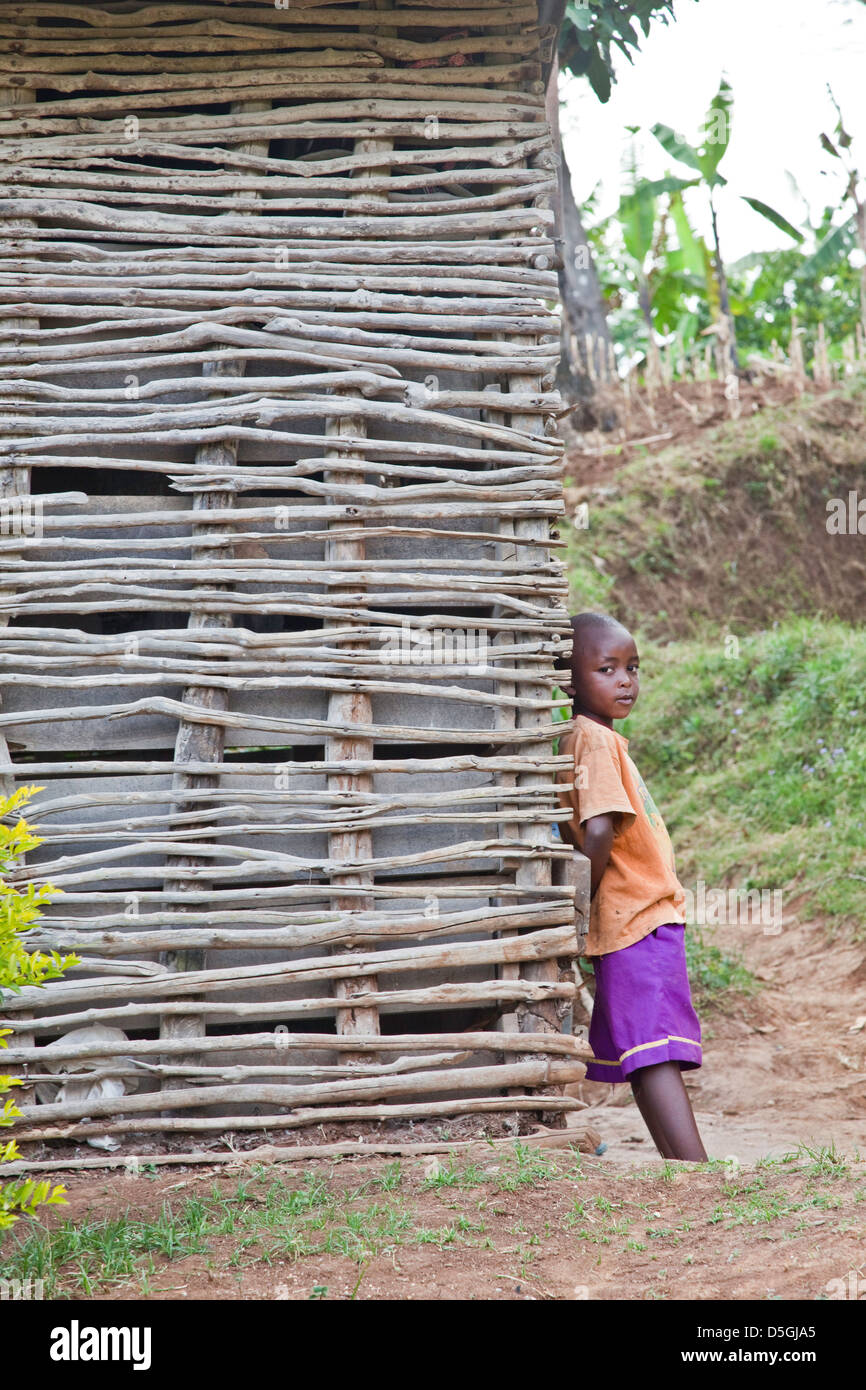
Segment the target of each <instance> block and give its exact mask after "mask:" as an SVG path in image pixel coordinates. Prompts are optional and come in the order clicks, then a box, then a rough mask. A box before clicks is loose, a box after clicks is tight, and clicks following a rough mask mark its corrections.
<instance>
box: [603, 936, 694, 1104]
mask: <svg viewBox="0 0 866 1390" xmlns="http://www.w3.org/2000/svg"><path fill="white" fill-rule="evenodd" d="M592 963H593V967H594V969H595V1003H594V1004H593V1009H592V1019H591V1021H590V1025H589V1045H590V1047H591V1048H592V1051H593V1057H594V1060H593V1061H592V1062H589V1063H588V1064H587V1068H586V1077H587V1080H588V1081H626V1080H627V1079H628V1077H629V1075H630V1073H631V1072H633V1071H637V1069H638V1067H650V1066H653V1065H654V1064H655V1063H656V1062H679V1064H680V1068H681V1069H682V1070H683V1071H690V1070H691V1069H692V1068H694V1067H699V1066H700V1065H701V1061H702V1053H701V1025H700V1023H699V1022H698V1016H697V1014H696V1013H695V1010H694V1007H693V1005H692V995H691V990H690V989H689V977H688V974H687V972H686V947H685V927H684V926H683V925H682V923H681V922H669V923H666V924H665V925H664V926H661V927H656V928H655V930H654V931H651V932H650V933H649V935H648V936H645V937H643V938H642V939H641V940H640V941H636V942H635V943H634V945H633V946H626V947H624V948H623V950H621V951H611V953H610V954H609V955H606V956H595V957H594V958H593V962H592Z"/></svg>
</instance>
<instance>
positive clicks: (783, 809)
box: [622, 618, 866, 994]
mask: <svg viewBox="0 0 866 1390" xmlns="http://www.w3.org/2000/svg"><path fill="white" fill-rule="evenodd" d="M641 645H642V649H643V650H642V659H643V660H644V662H645V665H644V672H645V683H644V686H643V689H642V692H641V701H640V706H639V709H638V712H637V713H636V715H635V716H634V717H633V718H632V719H628V720H626V721H625V723H624V724H623V725H622V731H623V733H624V734H625V735H626V737H628V738H632V739H633V743H632V749H631V751H632V752H633V754H634V756H635V759H636V761H637V763H638V766H639V767H640V768H641V771H642V772H643V774H644V776H645V777H646V779H647V781H648V783H649V785H650V787H651V788H652V791H653V795H654V796H655V799H656V800H657V802H658V803H659V805H660V807H661V808H662V813H663V815H664V817H665V820H666V823H667V825H668V828H669V830H670V832H671V837H672V839H673V841H674V845H675V847H676V851H677V869H678V873H679V877H680V879H681V880H682V882H683V883H684V884H685V886H686V887H691V888H692V889H693V890H695V889H696V885H697V882H698V880H701V879H702V880H703V881H704V883H705V884H706V885H708V886H712V887H719V888H731V887H733V888H735V889H736V890H738V891H742V892H743V893H745V892H748V891H750V890H756V889H757V890H766V891H773V890H779V891H781V893H782V908H783V913H784V914H785V915H788V913H789V912H790V906H789V905H790V904H791V902H792V901H793V900H794V899H797V900H798V905H799V915H800V916H803V915H805V914H810V913H811V914H816V915H818V914H820V915H822V916H823V917H824V918H825V919H826V920H827V921H828V922H829V923H830V924H831V925H832V926H833V927H835V928H836V929H839V928H841V927H851V928H853V930H854V931H855V932H856V933H857V934H858V935H859V937H860V939H863V937H864V935H866V925H864V923H866V809H864V808H866V728H864V717H863V716H864V712H866V631H864V630H860V629H855V628H850V627H849V626H848V625H847V624H845V623H843V622H840V621H836V620H832V621H823V622H822V621H819V620H817V619H803V618H801V619H793V620H791V621H789V622H787V623H780V624H778V625H777V626H775V627H773V628H770V629H767V630H765V631H762V632H758V633H755V634H753V635H751V636H748V637H743V638H742V639H740V640H739V641H738V644H737V646H736V647H734V648H728V649H727V650H726V648H725V645H724V644H723V643H722V642H719V643H712V644H711V643H707V642H690V643H686V642H683V643H674V644H671V645H670V646H667V647H665V648H661V647H658V646H653V645H652V644H649V645H648V646H647V644H644V643H642V644H641ZM644 650H645V655H644ZM708 921H711V918H710V917H708ZM764 925H765V923H764V921H763V919H762V918H761V917H760V916H759V914H757V913H756V914H755V915H754V917H753V918H752V919H751V920H750V921H748V922H747V923H745V924H744V925H743V929H744V931H756V930H758V931H760V930H763V927H764ZM688 935H689V933H687V936H688ZM710 937H711V932H710V931H709V930H708V932H707V934H706V936H705V937H704V939H703V940H702V939H701V934H700V933H692V941H691V943H690V949H691V952H692V968H693V970H694V971H695V973H696V979H697V982H698V984H699V986H700V987H701V988H702V989H704V990H705V991H708V992H709V993H710V994H712V993H716V992H719V991H724V990H726V989H731V988H737V989H744V988H747V981H746V980H745V977H744V976H743V975H742V973H741V969H740V967H738V965H737V963H736V960H735V959H733V960H725V959H722V958H720V956H719V955H718V953H717V952H716V950H715V948H714V946H713V943H712V941H711V939H710Z"/></svg>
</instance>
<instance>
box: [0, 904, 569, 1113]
mask: <svg viewBox="0 0 866 1390" xmlns="http://www.w3.org/2000/svg"><path fill="white" fill-rule="evenodd" d="M340 896H345V893H342V892H341V894H340ZM575 992H576V989H575V986H574V985H573V984H571V983H570V982H568V981H562V982H560V983H552V982H548V981H529V980H486V981H480V982H478V983H472V984H459V985H457V984H452V985H431V986H429V987H427V988H420V989H413V990H406V989H404V990H376V991H369V992H367V993H363V992H362V993H360V994H357V995H353V1007H357V1008H364V1009H367V1008H370V1009H382V1008H390V1007H394V1008H400V1009H431V1008H433V1009H435V1008H455V1009H457V1008H461V1007H463V1006H465V1005H480V1004H494V1005H504V1004H508V1003H511V1004H517V1003H531V1002H533V1001H540V1000H545V999H572V998H574V995H575ZM354 1001H357V1003H355V1002H354ZM6 1004H7V1007H8V1001H6ZM190 1007H191V1005H190V1001H189V1000H183V1001H182V1002H179V1003H164V1002H162V1001H161V1000H149V1001H142V1002H141V1003H140V1004H124V1005H119V1006H113V1007H106V1008H95V1009H81V1010H79V1011H78V1012H77V1013H68V1014H56V1015H55V1014H51V1015H44V1016H42V1015H37V1016H35V1017H31V1018H28V1019H27V1020H26V1031H27V1032H28V1033H37V1032H43V1033H44V1032H53V1031H55V1030H56V1029H58V1028H73V1027H75V1028H77V1027H79V1026H82V1027H83V1026H85V1025H87V1024H91V1023H115V1024H116V1023H122V1022H123V1021H124V1020H127V1021H128V1020H130V1019H142V1018H170V1017H172V1016H175V1017H176V1016H178V1015H180V1016H186V1015H188V1014H189V1012H190ZM343 1007H345V1003H344V1000H342V999H340V998H337V997H332V996H327V995H326V996H322V997H321V998H316V999H292V1000H281V1001H280V1002H279V1003H274V1002H273V1001H271V1002H269V1003H254V1004H236V1003H233V1002H231V1001H229V1000H223V1001H221V1002H220V1003H218V1004H214V1003H210V1002H209V1001H204V1000H198V999H196V1000H195V1003H194V1012H195V1013H196V1014H201V1015H202V1017H205V1016H208V1017H214V1016H216V1015H218V1016H219V1017H220V1018H237V1019H240V1018H265V1019H266V1018H269V1017H273V1015H274V1014H275V1013H279V1014H281V1015H282V1016H283V1017H284V1018H299V1017H303V1016H304V1015H308V1014H312V1015H316V1014H327V1013H336V1011H337V1009H340V1008H343ZM11 1022H12V1021H11V1020H3V1019H0V1027H8V1026H10V1024H11ZM196 1045H197V1044H196ZM187 1051H189V1047H187ZM82 1113H83V1114H84V1113H87V1112H86V1111H83V1112H82Z"/></svg>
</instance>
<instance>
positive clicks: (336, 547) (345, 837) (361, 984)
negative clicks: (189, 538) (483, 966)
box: [325, 3, 394, 1063]
mask: <svg viewBox="0 0 866 1390" xmlns="http://www.w3.org/2000/svg"><path fill="white" fill-rule="evenodd" d="M376 8H377V9H385V8H390V6H389V5H386V4H382V3H380V4H378V5H377V6H376ZM387 32H388V31H387V30H382V33H387ZM354 148H355V152H356V153H358V154H382V155H388V154H390V153H391V152H392V151H393V148H394V145H393V141H392V140H389V139H384V138H364V139H360V140H356V141H355V145H354ZM389 168H390V165H389V163H388V162H387V161H386V160H383V163H382V164H381V165H377V166H375V167H374V168H370V169H362V170H361V171H360V172H359V173H358V174H357V176H356V180H355V181H356V182H357V183H358V184H359V185H360V187H359V190H358V193H357V194H354V195H353V194H349V202H350V203H351V202H352V199H353V197H363V198H364V199H366V200H370V199H373V200H374V201H378V202H387V201H388V194H387V192H382V193H376V194H374V193H371V192H370V190H369V189H365V188H364V185H365V184H367V183H369V182H370V180H371V179H372V178H374V177H377V176H380V175H381V174H382V173H383V172H384V173H387V172H388V170H389ZM326 434H328V435H330V436H331V437H335V436H336V437H344V438H345V437H349V438H355V439H360V438H363V437H364V435H365V434H366V428H365V422H364V420H363V419H359V418H357V417H352V416H342V417H340V418H339V419H337V420H335V421H333V422H331V421H329V422H328V424H327V426H326ZM332 456H333V457H336V458H340V459H342V460H344V461H346V460H348V459H353V458H358V459H362V458H363V454H362V453H361V452H359V451H357V450H351V451H346V450H339V451H336V450H335V451H332ZM336 479H339V480H340V482H342V483H344V484H347V483H348V484H358V483H360V484H363V482H364V469H363V467H362V468H360V469H359V470H358V472H346V471H342V470H341V471H339V472H337V471H330V472H329V471H328V470H326V472H325V481H326V482H328V481H333V480H336ZM344 529H345V527H342V526H340V525H339V524H337V525H333V526H331V527H330V528H329V530H330V533H331V534H330V535H329V537H328V539H327V541H326V542H325V558H326V560H327V561H328V562H329V563H330V562H332V561H337V560H350V561H354V562H356V563H357V565H358V568H359V569H362V568H363V567H364V562H365V560H366V542H365V541H364V539H363V538H357V539H348V538H343V537H341V535H340V532H341V530H344ZM334 592H339V590H335V591H334ZM339 625H341V626H345V623H342V624H339ZM326 626H327V624H326ZM372 720H373V702H372V700H371V698H370V696H369V695H368V694H366V693H364V692H363V691H347V692H345V691H334V692H333V693H332V694H331V695H330V697H329V699H328V722H329V723H341V724H370V723H372ZM372 758H373V742H372V740H371V739H369V738H363V737H360V736H356V735H353V734H345V733H339V734H333V735H329V736H328V737H327V738H326V740H325V759H326V761H328V762H337V761H342V762H346V761H348V762H355V761H358V762H363V761H372ZM328 789H329V790H330V791H337V792H349V791H352V792H370V791H372V789H373V776H372V773H369V772H359V773H354V772H334V773H329V775H328ZM328 855H329V857H330V858H331V859H335V860H338V861H340V860H354V861H355V862H356V864H357V863H359V862H360V861H363V860H365V859H371V858H372V857H373V833H372V831H371V830H351V831H339V832H332V833H331V834H329V836H328ZM331 882H332V883H333V884H334V885H335V887H336V888H337V889H338V891H337V892H336V893H335V895H334V896H333V897H332V899H331V907H332V909H336V910H338V911H347V912H366V911H369V910H370V909H371V908H372V906H373V901H374V900H373V897H372V896H367V895H365V894H358V893H351V894H343V895H341V894H340V892H339V888H340V886H343V887H351V888H359V887H360V888H369V887H371V886H372V877H371V875H370V874H369V873H368V872H366V871H365V870H364V869H362V868H358V869H356V870H354V871H350V872H348V873H332V875H331ZM340 949H341V953H342V954H347V952H346V951H345V948H342V947H341V948H340ZM376 988H377V981H376V978H375V976H372V975H367V976H364V977H363V978H362V979H357V978H356V979H345V978H344V979H339V978H338V979H336V980H335V982H334V993H335V996H336V998H338V999H344V1000H345V1001H346V1005H345V1008H339V1009H338V1010H337V1018H336V1024H337V1032H338V1033H340V1034H341V1035H342V1036H344V1037H352V1036H354V1035H356V1034H365V1033H367V1034H369V1033H378V1032H379V1011H378V1009H375V1008H363V1007H358V1006H356V1005H354V1004H353V1003H352V1000H353V999H354V997H355V996H356V995H358V994H366V993H368V992H370V991H373V990H375V989H376ZM345 1060H346V1061H348V1062H350V1063H351V1062H361V1061H363V1060H364V1055H363V1054H361V1053H359V1054H352V1053H347V1054H345Z"/></svg>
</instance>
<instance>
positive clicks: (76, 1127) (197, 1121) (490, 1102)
mask: <svg viewBox="0 0 866 1390" xmlns="http://www.w3.org/2000/svg"><path fill="white" fill-rule="evenodd" d="M586 1108H587V1107H586V1105H585V1104H584V1102H582V1101H579V1100H576V1099H574V1098H573V1097H572V1096H548V1095H546V1096H545V1097H544V1100H543V1103H542V1101H541V1100H540V1099H539V1098H538V1096H516V1095H510V1096H509V1097H508V1098H507V1100H506V1099H503V1097H502V1096H467V1097H462V1096H455V1097H454V1098H453V1099H451V1100H436V1101H421V1102H418V1103H415V1104H405V1103H404V1104H402V1105H401V1104H398V1105H377V1104H375V1103H374V1102H367V1103H366V1104H364V1105H354V1106H349V1105H340V1106H336V1105H335V1106H327V1107H325V1108H318V1109H312V1108H311V1109H310V1110H308V1111H303V1112H299V1113H295V1114H292V1115H230V1116H201V1115H180V1116H171V1117H169V1116H164V1117H160V1118H159V1119H150V1118H147V1117H140V1116H136V1118H135V1119H133V1120H112V1121H109V1122H108V1123H106V1124H101V1125H99V1126H98V1127H97V1126H94V1125H93V1124H87V1123H84V1124H74V1123H73V1124H64V1125H58V1126H55V1127H53V1128H50V1129H29V1130H21V1131H19V1130H18V1129H17V1128H16V1135H17V1136H18V1138H19V1139H20V1141H21V1143H26V1144H30V1143H39V1142H41V1143H47V1142H50V1141H51V1140H53V1139H60V1140H74V1139H87V1138H92V1137H94V1136H96V1135H102V1134H130V1133H133V1134H149V1133H154V1132H157V1133H161V1134H174V1133H178V1132H179V1131H183V1132H185V1133H195V1134H202V1133H219V1134H225V1133H226V1132H227V1131H230V1132H234V1131H240V1132H243V1131H245V1130H251V1129H263V1130H266V1131H267V1130H271V1129H305V1128H307V1127H312V1126H314V1125H315V1126H320V1125H326V1124H332V1123H335V1122H337V1121H351V1120H354V1121H362V1122H365V1123H374V1124H375V1123H379V1124H384V1123H387V1122H388V1121H389V1120H422V1119H433V1118H435V1117H436V1116H448V1115H489V1114H509V1113H512V1112H513V1113H519V1112H521V1111H525V1110H535V1111H538V1110H540V1109H544V1110H546V1111H560V1112H568V1111H573V1110H584V1109H586ZM577 1138H578V1136H577V1135H576V1134H574V1133H573V1132H572V1136H571V1140H572V1143H576V1142H577ZM521 1142H523V1141H522V1140H521ZM144 1162H148V1160H147V1159H145V1160H144ZM38 1166H39V1171H40V1172H41V1171H42V1169H43V1168H44V1167H45V1165H44V1164H42V1163H40V1164H39V1165H38Z"/></svg>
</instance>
